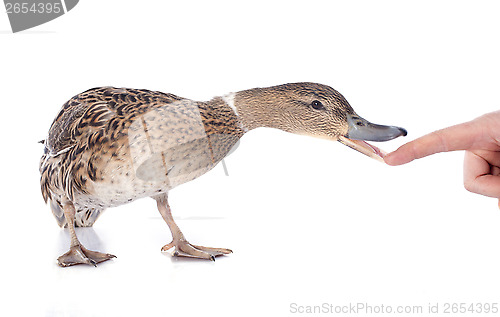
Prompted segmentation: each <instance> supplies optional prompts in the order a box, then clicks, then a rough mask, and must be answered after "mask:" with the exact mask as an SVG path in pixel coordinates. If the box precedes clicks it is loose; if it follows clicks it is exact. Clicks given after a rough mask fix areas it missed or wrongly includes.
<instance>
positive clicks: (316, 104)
mask: <svg viewBox="0 0 500 317" xmlns="http://www.w3.org/2000/svg"><path fill="white" fill-rule="evenodd" d="M311 107H312V108H313V109H315V110H325V107H324V106H323V104H322V103H321V101H318V100H314V101H313V102H312V103H311Z"/></svg>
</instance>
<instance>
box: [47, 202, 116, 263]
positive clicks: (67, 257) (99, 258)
mask: <svg viewBox="0 0 500 317" xmlns="http://www.w3.org/2000/svg"><path fill="white" fill-rule="evenodd" d="M63 211H64V217H65V218H66V223H67V224H68V229H69V234H70V237H71V245H70V247H69V251H68V252H66V253H64V254H63V255H61V256H60V257H59V258H58V259H57V263H58V264H59V265H60V266H71V265H76V264H88V265H93V266H97V263H100V262H103V261H106V260H109V259H112V258H116V256H114V255H112V254H108V253H101V252H96V251H90V250H87V249H86V248H85V247H84V246H83V245H82V244H81V243H80V241H79V240H78V237H77V236H76V232H75V206H73V203H72V202H70V201H69V200H66V201H65V202H63Z"/></svg>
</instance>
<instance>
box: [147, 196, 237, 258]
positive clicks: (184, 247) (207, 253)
mask: <svg viewBox="0 0 500 317" xmlns="http://www.w3.org/2000/svg"><path fill="white" fill-rule="evenodd" d="M156 204H157V205H158V210H159V211H160V214H161V216H162V217H163V219H164V220H165V222H166V223H167V225H168V227H169V228H170V232H171V233H172V242H170V243H169V244H166V245H165V246H163V248H161V250H162V251H167V250H169V249H171V248H174V250H173V253H172V255H173V256H185V257H191V258H199V259H207V260H212V261H215V257H216V256H219V255H224V254H229V253H233V251H231V250H229V249H224V248H209V247H203V246H200V245H194V244H191V243H189V242H188V241H187V240H186V238H185V237H184V234H183V233H182V231H181V229H179V227H178V226H177V224H176V223H175V221H174V218H173V217H172V212H171V210H170V206H169V205H168V201H167V195H166V194H165V195H162V196H160V197H157V198H156Z"/></svg>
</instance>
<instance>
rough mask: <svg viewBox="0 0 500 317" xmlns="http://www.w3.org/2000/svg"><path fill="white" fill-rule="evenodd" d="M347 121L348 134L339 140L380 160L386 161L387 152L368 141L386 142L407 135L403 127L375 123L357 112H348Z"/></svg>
mask: <svg viewBox="0 0 500 317" xmlns="http://www.w3.org/2000/svg"><path fill="white" fill-rule="evenodd" d="M347 123H348V125H349V128H348V131H347V134H346V135H345V136H339V138H338V141H339V142H340V143H342V144H344V145H347V146H348V147H350V148H351V149H354V150H356V151H358V152H360V153H363V154H364V155H367V156H369V157H371V158H373V159H376V160H378V161H380V162H383V161H384V156H385V154H386V153H385V152H384V151H382V150H381V149H379V148H378V147H376V146H374V145H371V144H369V143H367V142H366V141H375V142H384V141H389V140H392V139H395V138H397V137H399V136H406V135H407V132H406V130H405V129H403V128H400V127H396V126H387V125H380V124H374V123H371V122H369V121H367V120H365V119H363V118H361V117H359V116H358V115H356V114H348V115H347Z"/></svg>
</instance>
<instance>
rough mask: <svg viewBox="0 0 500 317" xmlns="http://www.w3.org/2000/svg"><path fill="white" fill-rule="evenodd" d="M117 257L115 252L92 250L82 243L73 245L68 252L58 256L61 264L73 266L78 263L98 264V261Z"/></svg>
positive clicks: (58, 261)
mask: <svg viewBox="0 0 500 317" xmlns="http://www.w3.org/2000/svg"><path fill="white" fill-rule="evenodd" d="M112 258H116V256H114V255H113V254H108V253H102V252H97V251H90V250H87V249H86V248H84V247H83V246H82V245H77V246H72V247H71V248H70V249H69V251H68V252H66V253H64V254H63V255H61V256H60V257H59V258H57V263H58V264H59V265H60V266H64V267H66V266H71V265H77V264H88V265H93V266H97V263H101V262H104V261H107V260H109V259H112Z"/></svg>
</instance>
